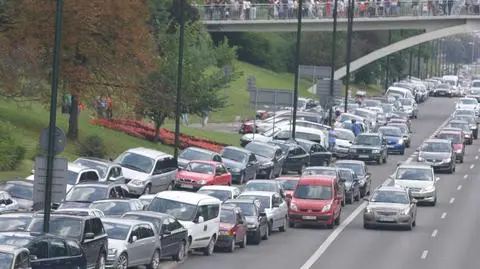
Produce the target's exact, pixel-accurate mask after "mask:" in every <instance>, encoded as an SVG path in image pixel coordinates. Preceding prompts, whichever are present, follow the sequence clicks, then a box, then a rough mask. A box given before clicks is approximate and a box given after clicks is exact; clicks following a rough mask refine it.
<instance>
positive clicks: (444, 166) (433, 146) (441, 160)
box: [417, 139, 457, 173]
mask: <svg viewBox="0 0 480 269" xmlns="http://www.w3.org/2000/svg"><path fill="white" fill-rule="evenodd" d="M456 158H457V156H456V155H455V151H454V149H453V142H452V141H450V140H446V139H428V140H426V141H425V142H423V144H422V145H421V146H420V149H419V152H418V157H417V161H418V162H419V163H424V164H427V165H431V166H433V169H434V170H437V171H447V172H448V173H453V172H455V168H456Z"/></svg>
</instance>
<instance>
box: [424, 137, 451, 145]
mask: <svg viewBox="0 0 480 269" xmlns="http://www.w3.org/2000/svg"><path fill="white" fill-rule="evenodd" d="M424 143H447V144H450V143H451V141H450V140H447V139H438V138H432V139H427V140H425V142H424Z"/></svg>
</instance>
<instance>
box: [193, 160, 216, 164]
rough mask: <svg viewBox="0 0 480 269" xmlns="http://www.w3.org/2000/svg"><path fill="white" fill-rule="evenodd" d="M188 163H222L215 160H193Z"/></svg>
mask: <svg viewBox="0 0 480 269" xmlns="http://www.w3.org/2000/svg"><path fill="white" fill-rule="evenodd" d="M188 163H203V164H209V165H218V164H222V163H221V162H215V161H202V160H191V161H189V162H188Z"/></svg>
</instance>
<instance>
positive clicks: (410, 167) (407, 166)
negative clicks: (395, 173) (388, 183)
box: [398, 164, 432, 170]
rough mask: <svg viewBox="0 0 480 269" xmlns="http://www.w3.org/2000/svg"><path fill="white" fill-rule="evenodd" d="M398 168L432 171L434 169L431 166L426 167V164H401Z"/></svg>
mask: <svg viewBox="0 0 480 269" xmlns="http://www.w3.org/2000/svg"><path fill="white" fill-rule="evenodd" d="M398 168H406V169H419V168H421V169H428V170H431V169H432V167H431V166H430V165H425V164H401V165H399V166H398Z"/></svg>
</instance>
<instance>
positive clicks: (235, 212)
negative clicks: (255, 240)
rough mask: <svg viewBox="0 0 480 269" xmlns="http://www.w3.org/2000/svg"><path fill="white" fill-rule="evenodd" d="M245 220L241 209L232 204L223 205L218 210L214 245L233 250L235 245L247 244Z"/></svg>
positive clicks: (242, 245)
mask: <svg viewBox="0 0 480 269" xmlns="http://www.w3.org/2000/svg"><path fill="white" fill-rule="evenodd" d="M247 230H248V228H247V220H246V219H245V216H244V215H243V213H242V209H241V208H239V207H236V206H234V205H228V204H227V205H224V206H222V209H221V210H220V230H219V235H218V239H217V242H216V243H215V247H216V248H218V249H226V250H227V251H228V252H234V251H235V249H236V247H237V245H238V246H239V247H240V248H245V247H246V246H247Z"/></svg>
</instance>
